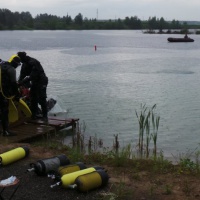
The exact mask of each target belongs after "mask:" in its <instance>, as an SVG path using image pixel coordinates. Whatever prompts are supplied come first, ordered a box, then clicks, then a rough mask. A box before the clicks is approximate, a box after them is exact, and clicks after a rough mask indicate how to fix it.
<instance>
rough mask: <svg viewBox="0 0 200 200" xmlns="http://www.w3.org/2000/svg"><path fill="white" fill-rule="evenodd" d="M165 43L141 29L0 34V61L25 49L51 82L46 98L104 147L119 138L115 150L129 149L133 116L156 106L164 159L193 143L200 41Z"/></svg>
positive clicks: (198, 117) (198, 127) (199, 111)
mask: <svg viewBox="0 0 200 200" xmlns="http://www.w3.org/2000/svg"><path fill="white" fill-rule="evenodd" d="M168 37H169V35H149V34H143V33H142V32H141V31H1V32H0V43H1V45H0V57H1V58H2V59H4V60H7V59H8V58H9V57H10V55H12V54H15V53H16V52H18V51H26V52H27V53H28V54H29V55H30V56H33V57H35V58H37V59H38V60H40V61H41V63H42V65H43V67H44V69H45V71H46V73H47V75H48V77H49V86H48V95H49V96H57V97H58V98H60V99H61V100H62V102H63V106H64V108H65V109H66V110H69V113H68V117H76V118H80V122H81V123H82V122H85V124H86V133H85V138H86V139H87V138H88V137H89V136H95V135H97V137H98V138H102V139H103V141H104V146H108V145H112V143H113V139H114V137H113V135H116V134H118V135H119V140H120V144H121V146H123V145H126V144H128V143H132V145H133V147H135V146H136V144H137V138H138V122H137V118H136V115H135V110H137V111H140V105H141V104H146V105H147V106H148V107H151V106H153V105H154V104H157V109H156V110H157V113H158V114H159V115H160V117H161V120H160V126H159V133H158V134H159V136H158V142H157V144H158V148H159V149H160V150H163V151H164V153H165V155H166V156H169V157H170V156H172V154H173V155H175V154H177V152H186V151H188V150H193V149H194V148H196V147H198V145H199V138H200V137H199V136H200V105H199V102H200V90H199V85H200V37H199V36H197V35H191V37H192V38H193V39H194V40H195V42H194V43H174V44H173V43H168V42H167V38H168ZM170 37H173V35H170ZM176 37H177V35H176ZM180 37H183V36H180ZM94 45H96V46H97V51H95V50H94Z"/></svg>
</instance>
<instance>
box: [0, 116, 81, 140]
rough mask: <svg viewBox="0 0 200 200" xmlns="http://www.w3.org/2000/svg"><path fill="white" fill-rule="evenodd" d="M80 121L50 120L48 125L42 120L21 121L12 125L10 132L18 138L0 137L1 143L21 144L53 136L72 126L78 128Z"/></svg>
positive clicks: (71, 119)
mask: <svg viewBox="0 0 200 200" xmlns="http://www.w3.org/2000/svg"><path fill="white" fill-rule="evenodd" d="M26 120H27V119H26ZM78 121H79V119H73V118H70V119H58V118H57V119H56V118H53V119H51V118H50V119H49V121H48V123H45V122H44V121H42V120H30V119H28V120H27V121H23V120H21V121H20V122H18V123H15V124H11V126H10V131H12V132H14V133H16V134H17V135H16V136H11V137H3V136H2V135H1V136H0V143H1V144H7V143H19V142H25V141H31V140H32V139H34V138H36V137H39V136H42V135H46V134H53V133H55V132H56V131H59V130H61V129H63V128H66V127H69V126H72V128H74V127H76V123H77V122H78Z"/></svg>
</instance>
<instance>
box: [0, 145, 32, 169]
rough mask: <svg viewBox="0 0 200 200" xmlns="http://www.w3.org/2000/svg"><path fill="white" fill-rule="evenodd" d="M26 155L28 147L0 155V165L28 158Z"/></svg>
mask: <svg viewBox="0 0 200 200" xmlns="http://www.w3.org/2000/svg"><path fill="white" fill-rule="evenodd" d="M28 154H29V148H28V147H17V148H15V149H12V150H10V151H7V152H5V153H2V154H0V165H8V164H10V163H13V162H15V161H18V160H20V159H22V158H24V157H26V156H28Z"/></svg>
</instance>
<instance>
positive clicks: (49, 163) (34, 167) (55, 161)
mask: <svg viewBox="0 0 200 200" xmlns="http://www.w3.org/2000/svg"><path fill="white" fill-rule="evenodd" d="M68 164H70V161H69V159H68V158H67V157H66V156H65V155H64V154H61V155H58V156H55V157H52V158H46V159H42V160H38V161H37V162H36V163H31V164H30V167H31V168H30V169H28V170H27V171H29V172H31V171H34V172H35V173H36V174H37V175H39V176H44V175H47V174H48V173H51V172H54V171H57V170H58V168H59V167H60V166H64V165H68Z"/></svg>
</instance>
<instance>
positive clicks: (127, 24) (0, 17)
mask: <svg viewBox="0 0 200 200" xmlns="http://www.w3.org/2000/svg"><path fill="white" fill-rule="evenodd" d="M191 29H193V30H195V34H200V22H198V21H194V22H193V21H178V20H175V19H173V20H172V21H166V20H165V19H164V18H163V17H161V18H157V17H156V16H153V17H149V19H148V20H141V19H139V18H138V17H137V16H127V17H126V18H125V19H120V18H119V19H107V20H102V19H101V20H100V19H97V18H92V19H88V18H87V17H85V16H83V15H82V14H81V13H78V14H77V15H76V16H75V17H74V18H72V17H71V16H70V15H68V14H66V16H63V17H59V16H56V15H51V14H47V13H45V14H38V15H37V16H36V17H32V15H31V13H30V12H28V11H26V12H21V13H20V12H17V11H16V12H12V11H10V10H8V9H6V8H4V9H0V30H141V31H143V30H145V31H143V32H144V33H151V34H152V33H156V30H158V32H157V33H165V34H171V33H173V34H174V33H177V34H179V33H180V34H186V33H189V30H191ZM164 30H167V31H164Z"/></svg>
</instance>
